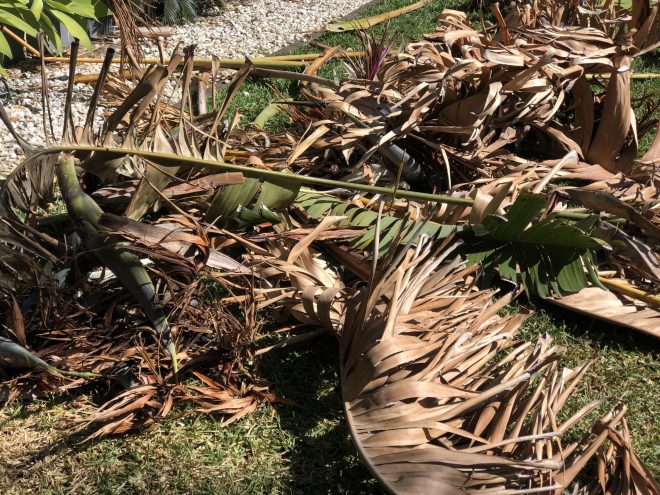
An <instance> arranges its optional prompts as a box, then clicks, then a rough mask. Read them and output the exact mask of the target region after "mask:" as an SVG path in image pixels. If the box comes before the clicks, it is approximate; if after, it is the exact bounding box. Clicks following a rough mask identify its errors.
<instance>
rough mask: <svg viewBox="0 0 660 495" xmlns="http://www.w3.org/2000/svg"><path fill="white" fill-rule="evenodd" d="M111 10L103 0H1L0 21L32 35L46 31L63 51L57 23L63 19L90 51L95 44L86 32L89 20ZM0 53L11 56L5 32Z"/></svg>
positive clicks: (56, 49) (66, 25) (0, 38)
mask: <svg viewBox="0 0 660 495" xmlns="http://www.w3.org/2000/svg"><path fill="white" fill-rule="evenodd" d="M109 13H110V11H109V9H108V7H107V6H106V5H105V4H104V3H103V2H102V1H101V0H63V1H61V2H60V1H55V0H13V1H10V2H3V3H0V24H2V25H4V26H7V27H8V28H11V29H14V30H16V31H19V32H22V33H24V34H25V35H27V36H32V37H35V36H36V35H37V34H38V33H40V32H43V33H44V34H45V35H46V37H47V39H48V40H49V41H50V42H51V43H52V44H53V46H54V47H55V51H57V52H61V50H62V38H61V36H60V33H59V31H58V27H57V25H58V23H61V24H62V25H63V26H64V27H65V28H66V29H67V30H68V31H69V32H70V33H71V35H72V36H74V37H75V38H78V39H79V40H80V43H81V44H82V45H83V46H84V47H85V48H86V49H87V50H90V51H91V50H92V49H93V47H92V42H91V40H90V39H89V36H88V35H87V21H88V20H89V19H95V20H98V19H99V18H101V17H104V16H106V15H108V14H109ZM0 53H2V54H3V55H6V56H7V57H11V56H12V52H11V47H10V45H9V41H8V40H7V37H6V35H5V34H3V33H2V32H0Z"/></svg>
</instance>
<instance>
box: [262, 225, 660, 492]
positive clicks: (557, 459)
mask: <svg viewBox="0 0 660 495" xmlns="http://www.w3.org/2000/svg"><path fill="white" fill-rule="evenodd" d="M340 219H341V218H340V217H327V218H326V219H325V220H324V221H323V222H321V224H319V226H318V227H317V228H316V229H315V230H314V232H311V233H310V234H309V235H308V236H306V237H305V238H304V239H303V240H302V241H301V243H302V244H303V246H304V247H303V248H301V249H298V246H297V245H296V246H292V247H286V243H278V244H273V245H272V248H271V252H273V253H274V254H276V255H278V256H279V258H280V259H279V261H275V260H272V261H270V263H269V264H271V265H272V268H271V269H269V270H272V273H280V274H289V276H288V279H289V280H290V283H291V286H292V287H291V289H292V290H291V289H284V288H282V289H280V290H278V291H273V290H272V289H267V290H264V292H263V293H264V295H265V296H266V297H267V301H268V302H267V303H266V304H274V303H279V304H281V305H283V307H285V308H287V309H288V310H289V311H291V314H293V315H294V316H296V317H297V318H298V319H299V320H300V321H303V322H306V323H311V324H314V325H318V326H321V327H325V328H326V329H327V330H328V331H330V332H333V333H335V334H336V335H337V336H338V338H339V340H340V349H341V363H342V372H341V377H342V392H343V397H344V401H345V410H346V418H347V421H348V424H349V428H350V432H351V435H352V437H353V440H354V442H355V444H356V447H357V449H358V452H359V453H360V456H361V457H362V459H363V461H364V462H365V463H366V464H367V466H368V467H369V469H370V470H371V472H372V473H373V474H374V476H376V477H377V478H378V480H379V481H380V482H381V483H382V484H383V485H384V486H385V487H386V488H387V489H388V491H389V492H391V493H396V494H404V493H427V492H429V491H441V492H442V493H445V492H447V493H457V494H458V493H491V492H492V493H540V492H555V493H561V492H563V491H564V490H569V489H570V490H571V492H572V493H609V490H611V489H613V487H621V486H624V487H625V488H623V489H622V492H623V493H658V490H659V489H660V488H659V487H658V485H657V483H656V482H655V480H654V479H653V476H652V474H651V472H650V471H649V470H648V469H647V468H646V467H644V466H643V464H642V463H641V461H640V460H639V458H638V457H637V455H636V454H635V453H634V451H632V448H631V445H630V439H629V434H628V429H627V425H626V421H625V411H626V408H625V406H623V405H621V404H613V406H614V407H613V409H612V410H611V412H609V413H607V414H605V415H604V416H603V417H601V418H599V419H597V420H595V421H594V423H593V426H592V428H591V430H589V431H586V432H584V434H583V435H582V436H581V437H580V436H579V435H576V434H575V432H574V431H572V430H574V429H575V427H576V425H578V424H579V423H580V421H581V420H582V419H583V418H586V417H592V416H593V413H594V412H595V410H596V409H598V408H600V407H601V406H602V404H603V402H604V400H597V401H595V402H593V403H590V404H588V405H586V406H584V407H583V408H581V409H580V410H579V411H577V412H576V413H574V414H573V415H571V416H570V417H566V415H562V408H563V407H564V405H565V404H566V402H567V399H568V398H569V397H570V396H571V394H573V393H574V392H575V391H576V390H577V388H578V387H579V382H580V380H581V378H582V377H583V376H584V375H585V373H586V372H587V370H588V368H589V366H590V365H591V364H592V363H591V362H585V363H582V364H580V365H578V366H577V367H575V368H574V369H562V368H561V367H560V366H559V359H560V357H561V354H562V351H563V350H562V349H561V348H560V347H557V346H553V345H552V340H551V338H550V337H549V336H545V337H541V338H539V340H538V342H536V343H535V344H531V343H522V342H518V341H517V340H516V333H517V330H518V328H519V326H520V324H521V323H522V322H523V320H524V319H525V315H524V314H511V315H509V316H506V317H502V316H498V312H499V310H500V309H501V308H502V307H503V306H505V305H506V304H508V302H509V301H510V300H511V298H512V297H513V296H514V294H508V295H505V296H504V297H502V298H501V299H499V300H497V301H494V300H493V297H494V295H495V292H494V291H491V290H486V291H483V290H479V289H477V284H476V282H477V279H476V277H475V274H476V270H475V268H466V267H465V265H464V263H463V262H462V261H461V259H460V258H458V257H456V258H454V259H453V260H450V261H447V260H448V258H449V256H450V255H451V251H452V249H449V250H447V251H445V252H443V253H438V252H432V251H431V248H430V247H429V246H427V247H425V246H421V245H420V246H419V247H417V248H416V249H412V250H408V251H403V252H401V253H400V254H399V255H398V256H397V257H396V258H395V259H385V260H380V261H379V262H378V265H374V267H375V268H376V269H375V271H372V273H371V276H369V277H367V278H368V279H369V282H368V286H367V287H366V290H365V288H364V287H362V288H358V289H353V288H347V287H344V286H343V284H342V283H341V280H340V278H339V277H338V276H337V274H336V272H334V271H333V270H332V269H330V267H328V266H326V265H325V264H324V263H323V262H321V261H320V260H319V253H318V252H315V251H312V252H310V251H308V250H307V246H309V244H310V243H312V242H313V241H315V240H316V239H319V238H321V234H322V233H323V232H324V231H325V230H327V229H328V228H330V226H331V225H332V224H333V223H336V222H337V221H339V220H340ZM376 242H378V241H376ZM306 252H309V253H310V254H311V257H303V256H301V255H302V254H303V253H306ZM392 252H393V251H392ZM312 253H315V254H312ZM374 263H375V262H374ZM293 274H295V275H294V276H291V275H293ZM569 435H570V436H571V437H573V438H580V439H579V440H578V441H577V442H570V443H565V442H563V441H562V437H565V436H569ZM591 459H597V463H598V465H599V468H598V470H596V471H593V472H592V471H591V470H590V469H588V468H587V467H586V466H587V465H588V463H589V462H590V460H591ZM578 476H579V478H578ZM576 479H579V481H577V482H576V483H574V481H575V480H576Z"/></svg>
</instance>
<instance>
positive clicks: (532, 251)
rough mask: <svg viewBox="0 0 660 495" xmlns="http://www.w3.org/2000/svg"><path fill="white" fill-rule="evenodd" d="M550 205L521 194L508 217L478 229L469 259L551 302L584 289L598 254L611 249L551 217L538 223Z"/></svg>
mask: <svg viewBox="0 0 660 495" xmlns="http://www.w3.org/2000/svg"><path fill="white" fill-rule="evenodd" d="M546 201H547V199H546V197H545V196H540V195H534V194H522V195H520V197H519V198H518V199H517V200H516V202H515V203H514V204H513V205H512V206H511V208H510V209H509V211H508V212H507V214H506V216H505V217H504V218H501V217H497V216H493V215H491V216H488V217H486V218H485V219H484V221H483V223H482V224H479V225H475V226H474V227H473V233H475V234H477V235H476V238H475V239H474V241H472V240H471V241H469V242H466V243H465V247H464V249H463V251H464V252H465V254H466V255H467V258H468V260H469V261H470V262H472V263H480V264H482V265H483V266H484V267H485V268H495V269H497V271H498V272H499V274H500V276H501V277H502V278H505V279H507V280H512V281H518V280H521V281H522V283H523V285H524V287H525V290H526V291H527V293H528V294H531V293H536V294H538V295H539V296H541V297H547V296H548V295H550V294H551V293H555V294H561V293H564V292H577V291H579V290H581V289H582V288H584V287H585V286H586V285H587V273H586V272H588V273H589V274H593V273H594V270H593V257H592V256H593V252H594V251H595V250H598V249H601V248H605V247H608V245H607V243H605V242H604V241H602V240H600V239H597V238H595V237H592V236H590V235H588V234H587V233H586V232H585V231H584V230H581V229H580V228H579V227H578V226H576V225H572V224H570V223H568V222H567V221H566V220H562V219H558V218H555V217H553V216H552V215H550V216H548V217H546V218H545V219H543V220H541V221H537V222H534V220H535V219H536V217H537V216H538V215H539V214H540V213H541V212H542V211H543V209H544V207H545V204H546ZM532 222H534V223H532ZM530 223H531V226H530ZM528 226H529V227H528ZM592 280H593V281H594V282H595V283H597V281H596V280H595V277H592Z"/></svg>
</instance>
